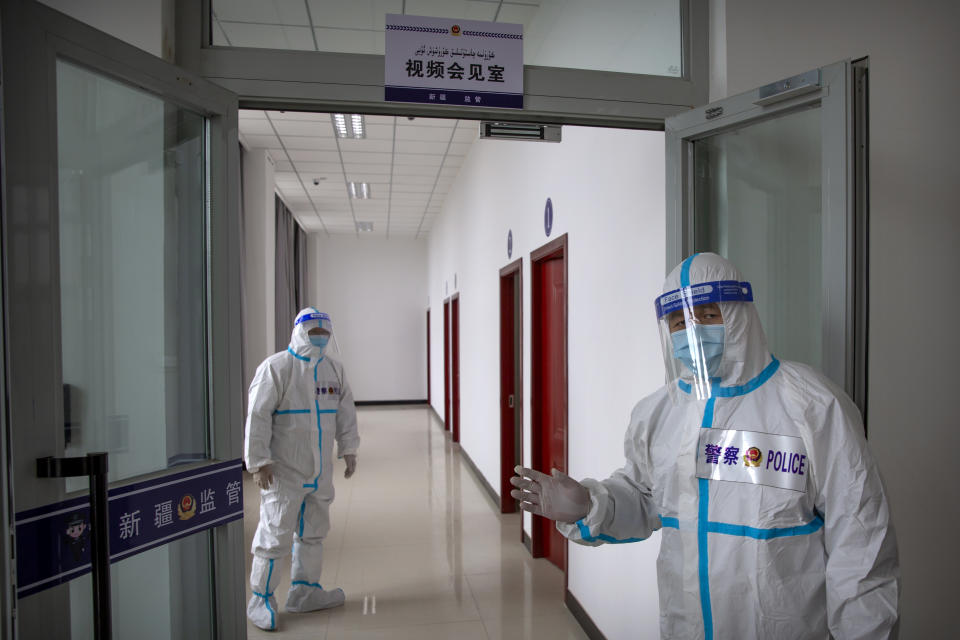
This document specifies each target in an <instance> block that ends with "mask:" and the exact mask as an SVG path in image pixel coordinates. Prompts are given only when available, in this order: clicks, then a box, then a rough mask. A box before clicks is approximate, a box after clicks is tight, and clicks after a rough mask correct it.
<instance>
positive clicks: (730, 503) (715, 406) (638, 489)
mask: <svg viewBox="0 0 960 640" xmlns="http://www.w3.org/2000/svg"><path fill="white" fill-rule="evenodd" d="M728 281H736V282H742V281H743V277H742V276H741V274H740V273H739V271H737V269H736V268H735V267H734V266H733V265H732V264H730V263H729V262H728V261H726V260H725V259H723V258H721V257H720V256H717V255H715V254H697V255H694V256H692V257H691V258H688V259H687V260H686V261H684V262H683V264H681V265H680V266H678V267H677V268H676V269H674V271H673V272H672V273H671V274H670V275H669V276H668V277H667V280H666V282H665V284H664V293H665V294H668V293H670V292H675V291H676V290H682V289H683V288H685V287H696V285H698V284H702V283H711V284H714V285H715V284H718V283H723V282H728ZM743 284H744V285H746V286H747V287H749V283H745V282H743ZM744 292H747V289H746V288H744ZM667 299H668V297H667V296H666V295H665V296H662V297H661V298H660V299H658V301H661V300H667ZM674 299H675V298H674ZM750 299H751V300H752V294H751V297H750ZM718 304H719V307H720V310H721V313H722V316H723V325H724V329H725V339H724V345H723V355H722V358H721V360H720V363H719V367H718V368H717V369H712V370H711V371H712V373H711V375H715V374H717V373H718V374H719V375H718V377H714V378H712V379H711V381H710V382H708V386H709V387H711V388H710V390H709V392H708V393H707V395H709V398H707V399H698V398H697V393H696V392H695V390H694V389H691V385H690V384H689V383H687V382H684V381H683V380H677V379H674V380H673V381H670V382H668V383H667V385H666V386H665V387H663V388H661V389H660V390H659V391H657V392H656V393H654V394H652V395H650V396H648V397H646V398H644V399H643V400H641V401H640V402H639V403H637V405H636V407H635V408H634V409H633V412H632V415H631V420H630V426H629V429H628V430H627V434H626V437H625V440H624V453H625V457H626V464H625V465H624V466H623V468H622V469H620V470H618V471H616V472H614V473H613V475H612V476H610V477H609V478H607V479H606V480H602V481H597V480H592V479H586V480H584V481H583V486H585V487H586V488H587V489H588V490H589V494H590V497H589V513H587V515H586V516H585V517H583V518H582V519H581V520H579V521H577V522H576V523H574V524H564V523H561V522H558V523H557V527H558V529H559V530H560V532H561V533H563V534H564V535H565V536H566V537H567V538H569V539H571V540H573V541H576V542H579V543H581V544H589V545H599V544H603V543H605V542H606V543H616V542H634V541H639V540H641V539H644V538H647V537H649V536H650V534H651V533H652V532H654V531H656V530H658V529H659V530H661V531H662V537H661V547H660V555H659V559H658V561H657V574H658V584H659V593H660V633H661V637H662V638H665V639H666V638H684V639H690V638H706V639H708V640H710V639H712V638H737V639H738V640H747V639H751V638H756V639H758V640H759V639H771V638H772V639H787V638H791V639H792V638H823V639H827V638H831V637H834V638H838V639H843V640H849V639H853V638H890V637H896V633H897V631H896V629H897V623H898V602H899V592H900V578H899V573H900V572H899V562H898V557H897V546H896V539H895V536H894V532H893V527H892V524H891V521H890V511H889V509H888V506H887V499H886V496H885V493H884V487H883V484H882V482H881V479H880V474H879V472H878V470H877V465H876V463H875V462H874V460H873V457H872V456H871V455H870V452H869V450H868V449H867V443H866V441H865V439H864V431H863V424H862V422H861V419H860V414H859V412H858V410H857V408H856V406H855V405H854V404H853V403H852V402H851V401H850V399H849V398H848V397H847V396H846V394H845V393H844V392H843V391H842V390H841V389H839V388H838V387H837V386H836V385H834V384H833V383H832V382H831V381H830V380H828V379H827V378H825V377H824V376H823V375H821V374H820V373H818V372H817V371H815V370H813V369H812V368H810V367H808V366H806V365H802V364H797V363H793V362H783V361H778V360H777V359H776V358H774V357H773V356H771V354H770V353H769V351H768V349H767V342H766V337H765V335H764V332H763V328H762V327H761V325H760V319H759V317H758V315H757V312H756V309H755V308H754V306H753V303H752V302H722V301H721V302H719V303H718ZM688 317H690V316H688ZM670 357H672V354H670ZM668 371H669V368H668ZM671 387H673V388H672V389H671ZM677 390H679V391H680V393H679V394H675V393H674V392H675V391H677ZM584 504H586V503H584ZM584 508H587V507H586V506H585V507H584Z"/></svg>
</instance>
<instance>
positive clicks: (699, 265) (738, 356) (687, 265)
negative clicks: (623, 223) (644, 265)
mask: <svg viewBox="0 0 960 640" xmlns="http://www.w3.org/2000/svg"><path fill="white" fill-rule="evenodd" d="M725 280H726V281H730V280H733V281H737V282H743V281H744V280H745V278H744V277H743V274H742V273H740V270H739V269H737V268H736V267H735V266H734V265H733V263H731V262H730V261H729V260H727V259H726V258H723V257H721V256H718V255H717V254H715V253H696V254H694V255H692V256H690V257H689V258H687V259H686V260H684V261H683V262H682V263H680V264H679V265H677V266H676V267H675V268H674V269H673V271H671V272H670V275H668V276H667V278H666V280H664V282H663V293H667V292H670V291H674V290H676V289H680V288H681V287H689V286H694V285H697V284H701V283H704V282H717V281H725ZM717 304H718V306H719V307H720V313H721V314H723V324H724V327H725V339H724V349H723V358H722V360H721V363H720V368H719V375H720V384H721V386H724V387H728V386H735V385H742V384H746V383H747V382H749V381H751V380H753V379H755V378H756V377H757V376H758V375H760V373H761V372H762V371H763V370H764V369H765V368H766V366H767V365H768V364H770V360H771V358H770V350H769V348H768V347H767V336H766V334H765V333H764V332H763V325H762V324H761V323H760V316H759V315H758V314H757V309H756V307H754V305H753V303H752V302H718V303H717ZM665 357H668V358H672V357H673V354H672V353H668V354H665Z"/></svg>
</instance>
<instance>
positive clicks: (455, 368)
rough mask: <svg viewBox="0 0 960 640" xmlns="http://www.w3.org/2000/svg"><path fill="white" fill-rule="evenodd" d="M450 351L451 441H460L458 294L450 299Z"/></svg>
mask: <svg viewBox="0 0 960 640" xmlns="http://www.w3.org/2000/svg"><path fill="white" fill-rule="evenodd" d="M450 336H451V340H450V342H451V344H450V353H451V358H450V359H451V364H450V368H451V375H452V376H453V392H452V393H451V394H450V395H451V396H452V400H453V407H452V409H453V424H452V425H451V428H452V430H453V438H452V439H453V441H454V442H460V296H459V295H456V296H454V297H453V299H452V300H451V301H450Z"/></svg>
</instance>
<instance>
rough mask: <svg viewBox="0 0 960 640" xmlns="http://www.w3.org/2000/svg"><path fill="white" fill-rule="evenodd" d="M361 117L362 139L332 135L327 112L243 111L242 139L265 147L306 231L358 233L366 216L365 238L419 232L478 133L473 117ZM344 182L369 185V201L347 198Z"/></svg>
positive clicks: (434, 211)
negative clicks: (369, 224) (363, 129)
mask: <svg viewBox="0 0 960 640" xmlns="http://www.w3.org/2000/svg"><path fill="white" fill-rule="evenodd" d="M349 117H350V114H347V118H348V119H349ZM364 120H365V133H366V137H365V138H362V139H352V138H338V137H337V136H336V132H335V127H334V124H333V120H332V118H331V114H329V113H308V112H300V111H254V110H247V109H242V110H241V111H240V141H241V142H242V143H243V144H244V146H245V147H246V148H247V149H257V148H262V149H266V150H267V152H268V154H269V155H270V157H271V159H272V160H273V162H274V164H275V180H276V188H277V191H278V193H280V196H281V198H283V200H284V202H286V204H287V206H288V207H290V210H291V211H292V212H293V215H294V216H295V217H296V218H297V220H298V221H299V223H300V226H302V227H303V229H304V230H305V231H308V232H319V233H325V234H327V235H340V234H344V235H347V234H348V235H354V236H359V235H361V232H359V231H358V230H357V223H358V222H372V223H373V231H371V232H367V231H364V232H362V235H363V236H365V237H366V236H376V237H381V238H383V237H385V238H397V237H405V238H422V237H424V236H425V235H426V234H428V233H429V231H430V229H431V228H432V226H433V224H434V222H435V221H436V218H437V216H438V215H440V211H441V209H442V207H443V201H444V198H446V195H447V193H448V191H449V190H450V187H451V186H452V185H453V182H454V180H455V179H456V177H457V174H458V173H459V171H460V166H461V165H462V164H463V161H464V158H465V157H466V155H467V153H468V152H469V151H470V147H471V145H472V144H473V142H474V141H475V140H476V139H477V137H478V133H479V122H478V121H475V120H446V119H438V118H414V119H410V118H407V117H406V116H364ZM315 181H316V183H317V184H315ZM350 182H366V183H368V184H369V185H370V197H369V199H356V198H352V197H350V195H349V192H348V183H350Z"/></svg>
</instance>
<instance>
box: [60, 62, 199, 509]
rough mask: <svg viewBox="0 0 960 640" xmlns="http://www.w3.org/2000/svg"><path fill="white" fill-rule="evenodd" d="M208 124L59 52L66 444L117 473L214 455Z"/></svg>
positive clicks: (73, 484) (75, 486)
mask: <svg viewBox="0 0 960 640" xmlns="http://www.w3.org/2000/svg"><path fill="white" fill-rule="evenodd" d="M205 130H206V125H205V121H204V118H203V117H202V116H201V115H199V114H196V113H193V112H191V111H188V110H186V109H182V108H180V107H178V106H177V105H174V104H171V103H169V102H165V101H164V100H163V99H162V98H159V97H157V96H154V95H151V94H149V93H146V92H144V91H140V90H138V89H135V88H133V87H130V86H128V85H126V84H123V83H121V82H117V81H116V80H113V79H110V78H108V77H106V76H103V75H102V74H98V73H96V72H94V71H90V70H88V69H84V68H82V67H79V66H76V65H73V64H70V63H68V62H64V61H62V60H58V61H57V151H58V154H57V158H58V169H59V194H60V198H59V209H60V212H59V213H60V316H61V327H62V346H61V348H62V356H63V386H64V448H65V452H64V455H67V456H78V455H83V454H85V453H88V452H93V451H107V452H108V453H109V454H110V476H109V479H110V480H111V481H117V480H123V479H126V478H130V477H132V476H137V475H142V474H146V473H151V472H154V471H159V470H163V469H167V468H169V467H172V466H175V465H178V464H182V463H186V462H193V461H199V460H204V459H206V458H207V457H208V445H207V443H208V441H209V438H208V434H207V420H206V405H207V402H206V347H205V340H204V336H205V313H204V309H205V305H206V298H205V287H204V282H205V279H206V278H205V270H204V257H205V250H204V247H205V237H204V236H205V231H206V226H207V225H206V219H205V218H206V207H205V204H204V200H205V191H204V183H205V170H204V167H205V159H204V149H205V146H206V145H205V143H204V139H205ZM85 487H86V479H85V478H70V479H68V481H67V490H68V491H73V490H80V489H84V488H85Z"/></svg>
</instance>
